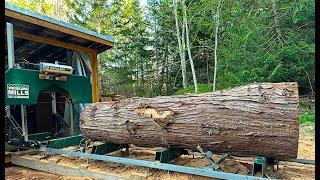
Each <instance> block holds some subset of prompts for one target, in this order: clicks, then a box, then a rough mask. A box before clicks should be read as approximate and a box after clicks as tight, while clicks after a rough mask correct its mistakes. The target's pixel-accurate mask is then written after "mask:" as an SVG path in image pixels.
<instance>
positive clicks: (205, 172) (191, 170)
mask: <svg viewBox="0 0 320 180" xmlns="http://www.w3.org/2000/svg"><path fill="white" fill-rule="evenodd" d="M40 151H42V152H50V153H54V154H64V155H69V156H73V157H78V158H86V159H94V160H100V161H107V162H114V163H121V164H127V165H134V166H141V167H146V168H154V169H161V170H166V171H175V172H180V173H186V174H193V175H199V176H206V177H213V178H219V179H235V180H242V179H248V180H253V179H261V180H264V179H266V178H261V177H254V176H246V175H241V174H233V173H226V172H221V171H214V170H212V169H209V168H195V167H187V166H180V165H173V164H167V163H160V162H151V161H145V160H137V159H129V158H122V157H113V156H107V155H97V154H88V153H82V152H75V151H69V150H61V149H53V148H44V147H41V148H40Z"/></svg>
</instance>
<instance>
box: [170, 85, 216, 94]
mask: <svg viewBox="0 0 320 180" xmlns="http://www.w3.org/2000/svg"><path fill="white" fill-rule="evenodd" d="M206 92H212V85H207V84H198V93H206ZM186 93H194V86H188V87H187V88H180V89H179V90H178V91H177V92H176V94H177V95H182V94H186Z"/></svg>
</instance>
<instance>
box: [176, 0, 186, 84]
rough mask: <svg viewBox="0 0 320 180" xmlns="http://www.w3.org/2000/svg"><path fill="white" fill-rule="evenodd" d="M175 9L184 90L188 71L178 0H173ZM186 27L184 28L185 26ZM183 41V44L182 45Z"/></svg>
mask: <svg viewBox="0 0 320 180" xmlns="http://www.w3.org/2000/svg"><path fill="white" fill-rule="evenodd" d="M173 8H174V17H175V21H176V31H177V33H176V36H177V40H178V47H179V55H180V61H181V74H182V85H183V88H186V87H187V70H186V58H185V53H184V52H185V50H184V29H182V40H181V38H180V30H179V21H178V3H177V0H173ZM183 27H184V26H183ZM181 41H182V44H181Z"/></svg>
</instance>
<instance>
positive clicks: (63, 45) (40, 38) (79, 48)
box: [13, 31, 96, 53]
mask: <svg viewBox="0 0 320 180" xmlns="http://www.w3.org/2000/svg"><path fill="white" fill-rule="evenodd" d="M13 35H14V36H15V37H18V38H22V39H27V40H30V41H35V42H39V43H43V44H49V45H52V46H56V47H61V48H66V49H71V50H74V51H82V52H89V53H93V52H96V51H95V50H94V49H90V48H86V47H83V46H79V45H75V44H71V43H67V42H63V41H59V40H55V39H51V38H47V37H43V36H36V35H33V34H29V33H25V32H21V31H14V32H13Z"/></svg>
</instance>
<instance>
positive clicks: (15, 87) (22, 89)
mask: <svg viewBox="0 0 320 180" xmlns="http://www.w3.org/2000/svg"><path fill="white" fill-rule="evenodd" d="M7 97H8V98H16V99H29V85H27V84H7Z"/></svg>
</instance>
